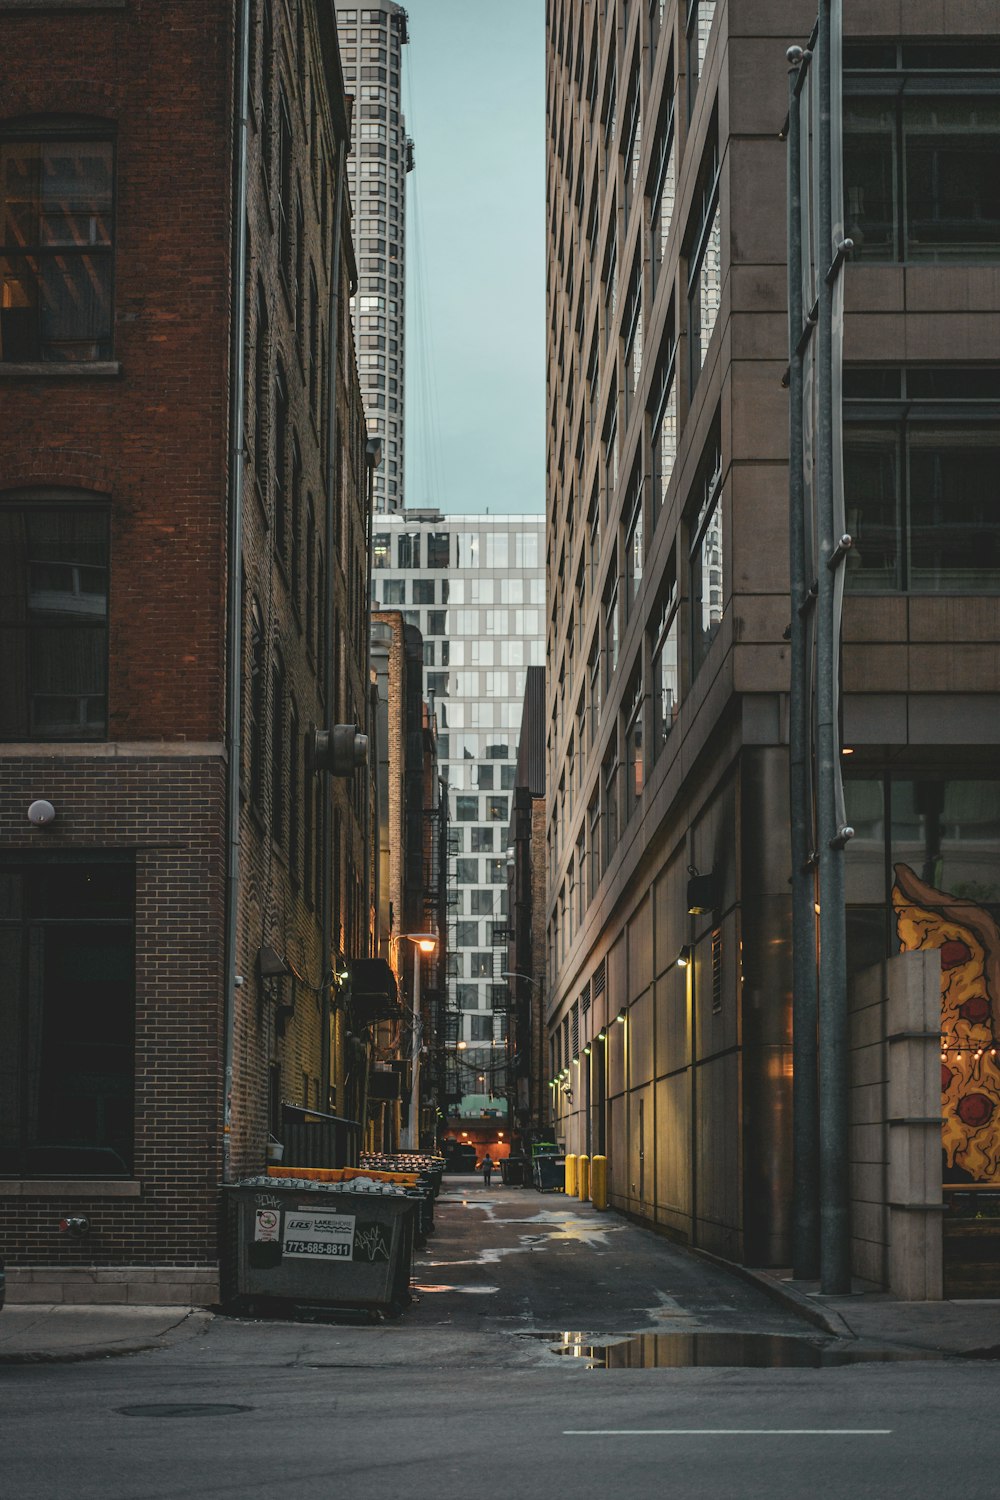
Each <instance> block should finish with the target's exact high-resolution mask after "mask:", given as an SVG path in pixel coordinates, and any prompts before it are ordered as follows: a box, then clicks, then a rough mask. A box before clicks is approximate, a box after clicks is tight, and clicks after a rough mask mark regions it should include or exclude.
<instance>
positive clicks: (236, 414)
mask: <svg viewBox="0 0 1000 1500" xmlns="http://www.w3.org/2000/svg"><path fill="white" fill-rule="evenodd" d="M237 27H238V30H237V35H236V38H235V57H236V67H235V70H234V72H235V79H234V95H235V96H234V99H233V123H234V127H235V129H234V135H235V149H234V152H233V197H232V234H233V242H232V280H231V288H230V320H231V326H232V337H231V354H230V370H229V514H228V535H227V545H226V738H225V743H226V867H225V892H226V928H225V948H224V956H223V965H222V983H223V991H224V994H223V1101H222V1180H223V1182H230V1181H231V1180H232V1112H233V1058H234V1054H235V1050H236V1037H235V1029H236V978H237V975H236V946H237V918H238V895H239V868H240V759H241V754H242V724H241V722H240V708H241V696H242V695H241V685H242V665H243V614H242V597H241V594H242V588H241V584H242V577H243V470H244V448H245V443H246V434H245V431H244V410H245V390H246V263H247V234H246V220H247V207H246V206H247V92H248V87H249V77H250V0H241V4H240V6H239V8H238V11H237Z"/></svg>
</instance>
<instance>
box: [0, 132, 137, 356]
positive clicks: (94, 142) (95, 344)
mask: <svg viewBox="0 0 1000 1500" xmlns="http://www.w3.org/2000/svg"><path fill="white" fill-rule="evenodd" d="M114 182H115V147H114V141H113V139H112V138H111V137H110V135H109V136H108V137H107V138H104V139H101V138H98V139H94V138H93V137H88V136H85V135H79V136H78V135H76V133H75V132H73V133H71V131H70V130H69V129H67V128H66V126H65V125H63V126H62V127H60V124H59V122H58V121H54V122H52V124H51V125H48V124H47V123H45V122H39V125H38V127H37V128H36V129H32V130H24V131H21V130H18V131H17V132H14V131H12V130H10V131H9V130H5V129H3V128H2V127H0V361H3V362H4V363H25V364H28V363H36V362H40V363H53V364H79V363H83V362H87V361H99V360H109V359H110V358H111V357H112V353H113V330H114V315H113V305H112V295H113V291H112V280H113V270H114V238H113V236H114V210H115V193H114Z"/></svg>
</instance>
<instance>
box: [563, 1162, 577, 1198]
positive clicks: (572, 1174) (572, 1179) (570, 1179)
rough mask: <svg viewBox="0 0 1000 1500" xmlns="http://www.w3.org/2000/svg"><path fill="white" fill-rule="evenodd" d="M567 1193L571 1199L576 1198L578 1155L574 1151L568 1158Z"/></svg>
mask: <svg viewBox="0 0 1000 1500" xmlns="http://www.w3.org/2000/svg"><path fill="white" fill-rule="evenodd" d="M565 1191H566V1192H567V1193H568V1194H569V1196H570V1197H571V1198H575V1197H576V1153H575V1152H573V1151H570V1152H569V1154H568V1155H567V1157H566V1186H565Z"/></svg>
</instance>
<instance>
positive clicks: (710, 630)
mask: <svg viewBox="0 0 1000 1500" xmlns="http://www.w3.org/2000/svg"><path fill="white" fill-rule="evenodd" d="M717 422H718V419H716V431H715V432H714V433H713V435H712V436H711V437H710V438H709V440H708V444H707V446H706V448H705V452H704V454H703V455H702V459H701V463H700V465H699V468H698V476H697V478H696V480H695V487H694V496H693V505H692V509H691V511H690V531H689V536H690V574H689V596H690V601H691V675H692V677H694V676H695V675H696V674H697V672H698V671H699V670H700V668H701V666H702V663H703V662H704V660H705V658H706V656H707V655H708V650H709V647H710V646H711V644H712V642H713V641H714V640H715V637H716V636H717V635H718V633H719V626H720V625H721V624H722V614H723V608H724V601H723V587H724V580H723V537H722V449H721V445H720V438H719V433H718V427H717Z"/></svg>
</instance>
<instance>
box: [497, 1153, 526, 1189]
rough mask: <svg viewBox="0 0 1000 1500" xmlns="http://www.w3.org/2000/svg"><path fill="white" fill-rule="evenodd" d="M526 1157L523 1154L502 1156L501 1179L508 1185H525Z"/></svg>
mask: <svg viewBox="0 0 1000 1500" xmlns="http://www.w3.org/2000/svg"><path fill="white" fill-rule="evenodd" d="M524 1168H525V1158H524V1157H523V1156H502V1157H501V1158H500V1179H501V1181H502V1182H503V1183H504V1185H505V1186H506V1187H523V1185H524Z"/></svg>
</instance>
